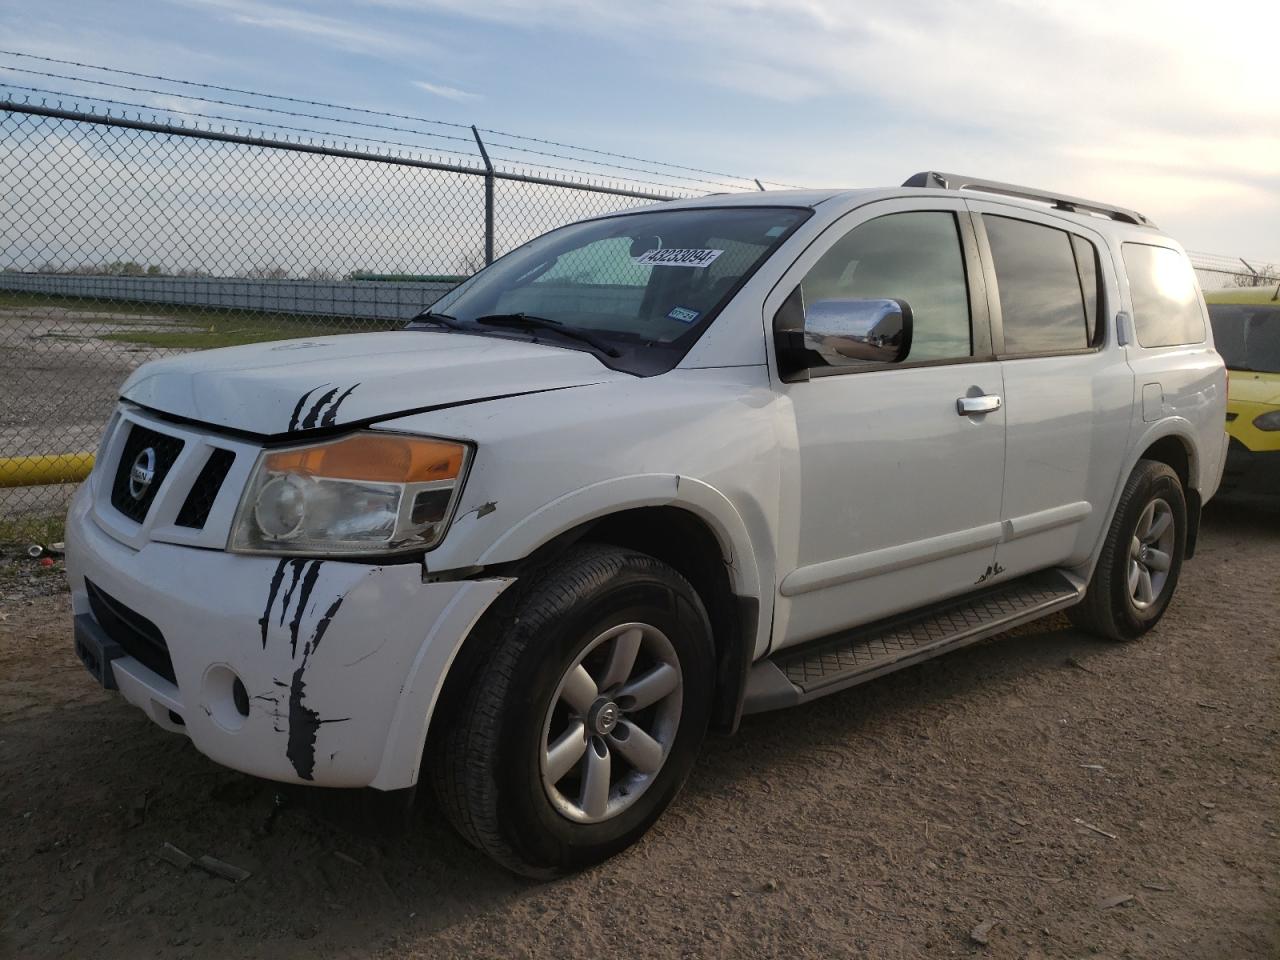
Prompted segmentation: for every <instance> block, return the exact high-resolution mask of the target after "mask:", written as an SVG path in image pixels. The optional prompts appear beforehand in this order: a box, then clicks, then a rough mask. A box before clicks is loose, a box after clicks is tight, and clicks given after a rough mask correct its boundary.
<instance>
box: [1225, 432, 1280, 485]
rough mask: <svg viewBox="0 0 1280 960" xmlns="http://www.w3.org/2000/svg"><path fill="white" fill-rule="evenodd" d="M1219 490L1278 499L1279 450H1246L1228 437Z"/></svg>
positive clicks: (1236, 440)
mask: <svg viewBox="0 0 1280 960" xmlns="http://www.w3.org/2000/svg"><path fill="white" fill-rule="evenodd" d="M1220 490H1221V492H1222V493H1240V494H1250V495H1257V494H1261V495H1263V496H1271V497H1277V498H1280V450H1262V451H1258V450H1250V449H1249V448H1248V447H1246V446H1245V445H1244V444H1243V443H1241V442H1240V441H1239V440H1238V439H1236V438H1235V437H1232V438H1231V441H1230V444H1229V445H1228V447H1227V463H1226V467H1225V469H1224V470H1223V473H1222V486H1221V487H1220Z"/></svg>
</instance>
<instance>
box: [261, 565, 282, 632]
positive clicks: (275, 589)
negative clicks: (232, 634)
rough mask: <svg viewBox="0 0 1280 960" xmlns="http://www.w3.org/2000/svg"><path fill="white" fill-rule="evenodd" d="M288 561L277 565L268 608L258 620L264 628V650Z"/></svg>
mask: <svg viewBox="0 0 1280 960" xmlns="http://www.w3.org/2000/svg"><path fill="white" fill-rule="evenodd" d="M288 563H289V561H288V560H281V561H280V562H279V563H278V564H276V572H275V573H274V574H272V576H271V588H270V589H269V590H268V591H267V606H266V609H264V610H263V611H262V616H261V617H260V618H259V619H258V626H260V627H261V628H262V649H263V650H265V649H267V625H268V623H269V622H270V620H271V607H272V606H273V605H274V604H275V602H276V594H278V593H279V592H280V584H281V582H282V581H283V580H284V568H285V566H286V565H288Z"/></svg>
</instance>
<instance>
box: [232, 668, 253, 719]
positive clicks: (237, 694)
mask: <svg viewBox="0 0 1280 960" xmlns="http://www.w3.org/2000/svg"><path fill="white" fill-rule="evenodd" d="M231 699H232V700H234V701H235V704H236V711H237V712H238V713H239V714H240V716H242V717H247V716H248V715H249V691H248V690H246V689H245V687H244V681H243V680H241V679H240V678H239V677H236V679H235V682H234V683H232V684H231Z"/></svg>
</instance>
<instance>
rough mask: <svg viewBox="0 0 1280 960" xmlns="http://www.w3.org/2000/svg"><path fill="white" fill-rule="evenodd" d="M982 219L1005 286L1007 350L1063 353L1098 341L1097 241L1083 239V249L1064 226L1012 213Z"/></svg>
mask: <svg viewBox="0 0 1280 960" xmlns="http://www.w3.org/2000/svg"><path fill="white" fill-rule="evenodd" d="M982 222H983V225H984V226H985V227H986V232H987V242H988V244H989V246H990V247H991V258H992V260H993V262H994V266H995V271H996V284H997V286H998V287H999V290H1000V314H1001V320H1002V324H1003V327H1004V350H1003V351H1002V352H1003V354H1004V355H1015V356H1016V355H1019V354H1024V355H1025V354H1041V353H1062V352H1064V351H1071V350H1084V349H1086V348H1087V347H1089V346H1090V345H1091V344H1092V343H1094V342H1095V332H1096V329H1097V316H1098V271H1097V260H1096V254H1094V253H1093V252H1092V247H1093V245H1092V244H1091V243H1089V242H1088V241H1087V240H1084V239H1083V238H1079V239H1080V243H1081V244H1083V245H1084V247H1087V248H1088V249H1087V250H1084V249H1081V248H1078V247H1077V246H1076V245H1075V244H1073V236H1072V234H1070V233H1068V232H1067V231H1065V230H1059V229H1057V228H1055V227H1046V226H1042V225H1041V224H1038V223H1030V222H1028V221H1026V220H1015V219H1013V218H1012V217H1000V216H993V215H991V214H984V215H983V218H982ZM1078 253H1079V254H1084V255H1083V256H1079V257H1078V256H1077V255H1078ZM1081 261H1083V263H1081ZM1082 270H1083V272H1085V273H1086V274H1087V275H1086V276H1084V277H1082V275H1081V274H1082Z"/></svg>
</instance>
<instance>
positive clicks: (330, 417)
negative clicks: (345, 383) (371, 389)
mask: <svg viewBox="0 0 1280 960" xmlns="http://www.w3.org/2000/svg"><path fill="white" fill-rule="evenodd" d="M358 386H360V384H358V383H354V384H352V385H351V386H350V387H348V388H347V389H346V390H345V391H344V392H343V394H342V396H340V397H338V399H337V400H335V401H333V405H332V406H330V407H329V409H328V410H326V411H325V412H324V416H323V417H321V418H320V426H322V427H332V426H333V423H334V418H335V417H337V415H338V408H339V407H340V406H342V401H343V400H345V399H347V397H349V396H351V392H352V391H353V390H355V388H356V387H358Z"/></svg>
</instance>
